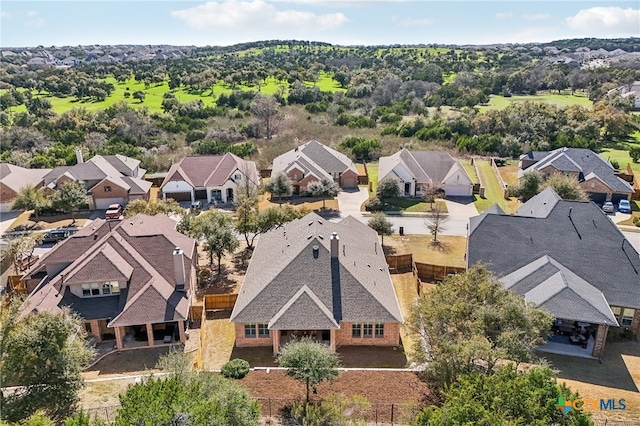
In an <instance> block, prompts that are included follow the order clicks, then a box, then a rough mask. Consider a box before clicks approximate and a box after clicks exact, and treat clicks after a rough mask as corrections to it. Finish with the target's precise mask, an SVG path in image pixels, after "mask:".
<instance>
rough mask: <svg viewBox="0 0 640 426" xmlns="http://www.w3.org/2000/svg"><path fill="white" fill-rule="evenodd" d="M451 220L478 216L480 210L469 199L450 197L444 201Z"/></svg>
mask: <svg viewBox="0 0 640 426" xmlns="http://www.w3.org/2000/svg"><path fill="white" fill-rule="evenodd" d="M444 202H445V204H446V205H447V210H448V211H449V218H451V219H465V220H469V218H470V217H473V216H477V215H478V209H476V205H475V204H473V202H472V201H471V198H469V197H448V198H446V199H445V200H444Z"/></svg>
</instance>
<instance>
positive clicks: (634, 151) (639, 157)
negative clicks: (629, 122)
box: [629, 146, 640, 163]
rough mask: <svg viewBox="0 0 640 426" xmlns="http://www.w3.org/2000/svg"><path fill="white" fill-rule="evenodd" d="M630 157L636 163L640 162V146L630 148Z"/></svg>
mask: <svg viewBox="0 0 640 426" xmlns="http://www.w3.org/2000/svg"><path fill="white" fill-rule="evenodd" d="M629 156H630V157H631V160H633V162H634V163H637V162H638V161H640V146H631V147H629Z"/></svg>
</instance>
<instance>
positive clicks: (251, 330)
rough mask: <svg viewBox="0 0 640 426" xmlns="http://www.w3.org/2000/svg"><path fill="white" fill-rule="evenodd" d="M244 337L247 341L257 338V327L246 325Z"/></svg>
mask: <svg viewBox="0 0 640 426" xmlns="http://www.w3.org/2000/svg"><path fill="white" fill-rule="evenodd" d="M244 337H245V338H247V339H253V338H255V337H256V325H255V324H245V325H244Z"/></svg>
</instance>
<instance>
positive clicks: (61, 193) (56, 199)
mask: <svg viewBox="0 0 640 426" xmlns="http://www.w3.org/2000/svg"><path fill="white" fill-rule="evenodd" d="M50 200H51V204H52V206H53V208H55V209H59V210H71V218H72V219H73V222H75V220H76V216H75V210H76V209H77V208H79V207H84V206H86V205H88V204H89V197H88V196H87V190H86V189H85V187H84V185H83V184H81V183H80V182H76V181H69V182H65V183H63V184H62V185H61V186H60V189H58V190H57V191H56V192H54V193H53V195H51V196H50Z"/></svg>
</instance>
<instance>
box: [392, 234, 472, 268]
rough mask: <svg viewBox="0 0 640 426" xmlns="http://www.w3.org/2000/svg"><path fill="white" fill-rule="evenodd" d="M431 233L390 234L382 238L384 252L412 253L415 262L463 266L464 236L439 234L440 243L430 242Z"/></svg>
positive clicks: (465, 242) (465, 241) (465, 246)
mask: <svg viewBox="0 0 640 426" xmlns="http://www.w3.org/2000/svg"><path fill="white" fill-rule="evenodd" d="M431 239H432V236H431V235H404V236H400V235H396V234H394V235H390V236H387V237H385V238H384V253H385V254H408V253H412V254H413V260H414V261H415V262H423V263H431V264H435V265H447V266H458V267H464V266H465V263H466V262H465V260H464V256H465V252H466V248H467V239H466V237H457V236H449V235H443V236H439V237H438V240H440V244H437V245H434V244H431Z"/></svg>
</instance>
